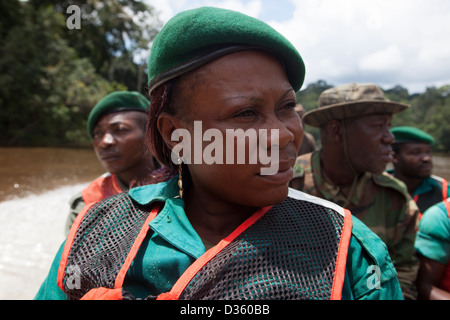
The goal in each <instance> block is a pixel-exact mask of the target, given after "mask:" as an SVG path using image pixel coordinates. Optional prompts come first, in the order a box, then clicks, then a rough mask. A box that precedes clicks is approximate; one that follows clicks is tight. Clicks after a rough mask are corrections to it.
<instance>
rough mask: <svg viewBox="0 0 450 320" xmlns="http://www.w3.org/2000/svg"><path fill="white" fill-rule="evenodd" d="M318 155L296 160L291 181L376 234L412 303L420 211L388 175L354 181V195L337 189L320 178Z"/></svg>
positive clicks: (402, 188) (416, 267) (309, 155)
mask: <svg viewBox="0 0 450 320" xmlns="http://www.w3.org/2000/svg"><path fill="white" fill-rule="evenodd" d="M320 154H321V152H320V150H319V151H316V152H314V153H309V154H305V155H301V156H299V157H298V158H297V161H296V164H295V166H294V172H295V175H294V179H296V180H297V182H300V185H302V187H300V189H301V190H302V191H304V192H306V193H309V194H311V195H314V196H317V197H321V198H324V199H327V200H329V201H332V202H335V203H336V204H338V205H341V206H343V205H345V206H346V208H347V209H349V210H351V212H352V214H353V215H354V216H355V217H357V218H359V219H360V220H362V221H363V222H364V223H365V224H366V225H367V226H368V227H369V228H370V229H371V230H372V231H373V232H374V233H376V234H377V235H378V236H379V237H380V238H381V240H383V241H384V242H385V243H386V245H387V247H388V250H389V253H390V255H391V259H392V260H393V262H394V266H395V268H396V270H397V273H398V279H399V281H400V285H401V287H402V290H403V295H404V297H405V298H406V299H415V298H416V289H415V285H414V281H415V278H416V275H417V269H418V260H417V259H416V257H415V255H414V240H415V237H416V230H417V221H418V219H417V218H418V214H419V211H418V208H417V205H416V204H415V202H414V201H413V200H412V199H411V197H410V196H409V195H408V193H407V190H406V186H405V185H404V184H403V183H402V182H400V181H399V180H397V179H395V178H394V177H392V176H391V175H389V174H388V173H383V174H380V175H375V174H371V173H368V172H366V173H364V174H362V175H361V176H360V177H359V179H358V180H357V181H356V185H355V188H354V190H353V192H352V190H351V189H352V187H351V186H349V187H348V188H340V187H338V186H336V185H334V184H333V183H332V182H331V181H330V180H329V179H328V178H327V177H326V176H325V175H324V174H323V171H322V168H321V165H320ZM387 208H390V210H386V209H387Z"/></svg>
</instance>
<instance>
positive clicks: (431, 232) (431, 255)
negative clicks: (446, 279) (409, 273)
mask: <svg viewBox="0 0 450 320" xmlns="http://www.w3.org/2000/svg"><path fill="white" fill-rule="evenodd" d="M415 249H416V251H417V252H418V253H420V254H421V255H422V256H424V257H426V258H428V259H431V260H435V261H437V262H439V263H442V264H444V265H446V264H448V263H449V261H450V218H449V213H448V212H447V209H446V207H445V204H444V202H440V203H438V204H436V205H434V206H432V207H430V208H429V209H428V210H427V211H425V214H424V216H423V218H422V219H421V220H420V223H419V232H418V233H417V238H416V243H415Z"/></svg>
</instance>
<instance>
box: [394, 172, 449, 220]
mask: <svg viewBox="0 0 450 320" xmlns="http://www.w3.org/2000/svg"><path fill="white" fill-rule="evenodd" d="M387 172H388V173H390V174H392V175H394V173H395V171H394V170H393V169H391V170H387ZM444 181H446V180H445V179H444V178H441V177H438V176H435V175H432V176H431V177H428V178H426V179H423V180H422V181H421V182H420V184H419V186H418V187H417V188H416V189H415V190H414V192H413V194H412V195H411V196H412V197H413V199H414V200H415V201H416V203H417V206H418V207H419V210H420V212H421V213H424V212H425V211H426V210H427V209H428V208H430V207H431V206H432V205H434V204H436V203H439V202H441V201H443V200H445V199H446V198H447V197H448V196H450V185H449V184H448V183H447V190H446V191H447V192H446V193H443V190H442V188H443V182H444ZM445 195H447V196H445Z"/></svg>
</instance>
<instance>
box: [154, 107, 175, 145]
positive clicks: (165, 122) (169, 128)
mask: <svg viewBox="0 0 450 320" xmlns="http://www.w3.org/2000/svg"><path fill="white" fill-rule="evenodd" d="M157 126H158V130H159V132H160V133H161V137H162V138H163V140H164V143H165V144H166V145H167V146H168V147H169V149H171V150H172V149H173V148H174V147H175V145H176V144H178V141H172V134H173V132H174V131H175V130H176V129H178V128H179V127H180V121H179V120H178V119H176V118H175V117H174V116H172V115H170V114H168V113H164V112H163V113H161V114H160V116H159V117H158V123H157Z"/></svg>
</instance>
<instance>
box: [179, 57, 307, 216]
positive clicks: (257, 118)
mask: <svg viewBox="0 0 450 320" xmlns="http://www.w3.org/2000/svg"><path fill="white" fill-rule="evenodd" d="M179 90H181V91H180V92H181V93H182V94H181V95H178V97H180V96H183V97H185V101H184V102H183V105H184V106H185V107H184V108H183V110H180V112H179V113H178V114H180V113H181V112H182V113H183V115H182V116H181V117H179V119H180V125H179V127H182V128H185V129H187V130H188V131H189V133H190V136H191V156H192V157H191V159H190V160H191V161H190V162H191V164H188V167H189V171H190V174H191V177H192V182H193V187H194V190H195V192H202V193H203V195H205V193H206V194H207V196H208V197H210V198H211V199H214V200H220V201H226V202H229V203H233V204H239V205H245V206H252V207H262V206H267V205H272V204H276V203H279V202H281V201H283V200H284V199H285V198H286V197H287V194H288V184H289V181H290V180H291V179H292V176H293V171H292V167H293V165H294V163H295V159H296V155H297V152H298V150H299V148H300V144H301V141H302V138H303V127H302V123H301V120H300V118H299V116H298V115H297V113H296V112H295V110H294V108H295V105H296V96H295V92H294V90H293V89H292V86H291V85H290V83H289V81H288V79H287V76H286V74H285V71H284V69H283V67H282V65H281V63H280V62H279V61H278V60H277V59H276V58H274V57H273V56H272V55H270V54H268V53H264V52H260V51H254V50H251V51H250V50H249V51H242V52H237V53H233V54H229V55H227V56H224V57H222V58H220V59H217V60H215V61H213V62H211V63H209V64H207V65H205V66H203V67H202V68H200V69H198V70H197V71H195V72H194V73H191V74H190V75H188V76H187V77H185V78H183V80H182V81H181V82H180V83H179ZM194 122H195V125H194ZM200 128H201V131H199V129H200ZM210 129H213V130H210ZM238 129H241V130H238ZM264 130H265V131H264ZM206 131H207V133H211V135H210V136H209V138H208V135H206V136H204V133H205V132H206ZM239 131H241V132H239ZM276 134H278V135H276ZM245 135H247V136H248V137H252V138H244V136H245ZM220 136H221V137H220ZM261 137H266V138H267V139H266V140H264V139H261ZM199 142H200V143H201V144H200V145H201V147H199V146H198V144H199ZM249 150H252V152H254V153H253V155H255V154H256V159H257V160H256V161H254V160H255V158H254V157H253V158H252V156H250V155H249ZM243 151H244V152H245V157H243V158H239V156H238V155H239V154H240V153H241V152H243ZM183 154H184V157H185V158H186V157H187V156H189V154H188V152H186V150H184V151H183ZM200 157H201V161H198V160H199V158H200ZM261 159H264V160H261ZM186 160H187V159H185V161H186ZM199 162H201V163H199ZM262 162H264V163H265V164H262ZM264 167H265V168H266V169H265V170H267V171H266V172H265V174H261V173H262V172H264V171H262V170H261V169H262V168H264Z"/></svg>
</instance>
